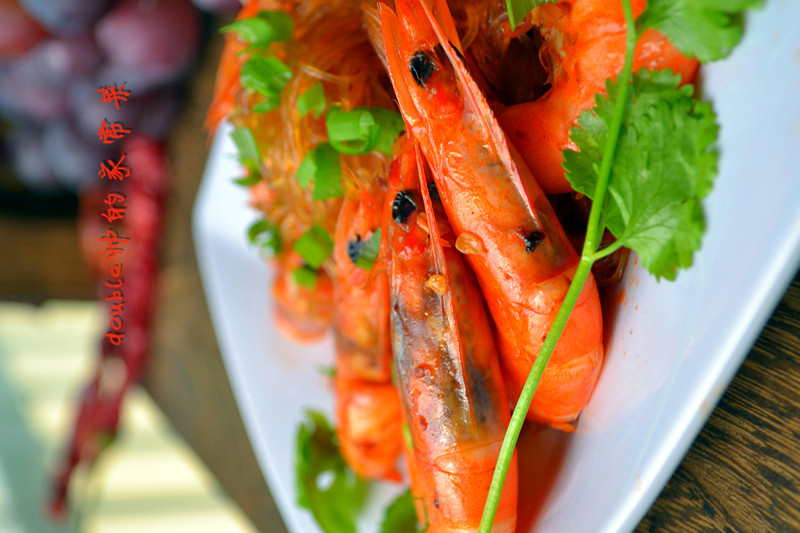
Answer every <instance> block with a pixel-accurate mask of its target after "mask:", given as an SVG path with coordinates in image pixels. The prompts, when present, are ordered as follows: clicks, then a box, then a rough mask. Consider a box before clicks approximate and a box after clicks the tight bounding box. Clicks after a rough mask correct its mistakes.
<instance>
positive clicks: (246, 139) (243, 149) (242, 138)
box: [231, 126, 261, 179]
mask: <svg viewBox="0 0 800 533" xmlns="http://www.w3.org/2000/svg"><path fill="white" fill-rule="evenodd" d="M231 140H233V144H235V145H236V148H237V149H238V150H239V162H241V163H242V164H243V165H244V166H246V167H247V168H249V169H250V170H251V174H256V175H258V167H259V166H260V165H261V152H260V151H259V150H258V144H256V138H255V136H253V132H252V131H251V130H250V128H248V127H247V126H242V127H241V128H236V129H235V130H233V131H232V132H231ZM258 179H261V177H260V176H258Z"/></svg>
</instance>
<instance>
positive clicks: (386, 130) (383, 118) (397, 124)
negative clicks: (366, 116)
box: [369, 107, 406, 157]
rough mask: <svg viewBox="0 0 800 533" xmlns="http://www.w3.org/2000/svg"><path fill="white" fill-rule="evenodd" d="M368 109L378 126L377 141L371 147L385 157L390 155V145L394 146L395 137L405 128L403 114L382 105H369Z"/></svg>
mask: <svg viewBox="0 0 800 533" xmlns="http://www.w3.org/2000/svg"><path fill="white" fill-rule="evenodd" d="M369 110H370V112H371V113H372V116H373V117H374V118H375V122H376V123H377V124H378V127H379V128H380V130H379V132H378V142H377V143H376V144H375V148H373V149H374V150H377V151H378V152H380V153H382V154H383V155H385V156H386V157H391V156H392V146H394V141H395V139H397V136H398V135H399V134H400V133H401V132H403V131H405V129H406V124H405V122H403V115H401V114H400V113H397V112H395V111H392V110H390V109H384V108H382V107H370V108H369Z"/></svg>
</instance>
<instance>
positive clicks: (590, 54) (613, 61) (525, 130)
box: [479, 0, 698, 194]
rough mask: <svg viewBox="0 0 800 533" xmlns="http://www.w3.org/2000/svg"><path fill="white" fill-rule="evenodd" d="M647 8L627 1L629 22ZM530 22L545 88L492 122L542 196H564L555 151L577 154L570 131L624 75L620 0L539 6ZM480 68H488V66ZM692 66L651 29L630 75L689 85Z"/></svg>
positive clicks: (639, 46) (502, 111) (582, 0)
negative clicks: (663, 74)
mask: <svg viewBox="0 0 800 533" xmlns="http://www.w3.org/2000/svg"><path fill="white" fill-rule="evenodd" d="M645 3H646V2H645V0H633V1H632V7H633V12H634V16H636V15H638V14H639V13H640V12H641V11H642V10H644V7H645ZM532 17H533V19H532V23H533V25H534V26H535V27H537V28H538V30H539V31H540V32H541V34H542V36H543V37H544V45H543V46H542V48H541V50H540V53H539V55H540V58H541V59H542V64H543V65H544V67H545V68H546V69H547V70H548V71H549V83H550V84H551V87H550V89H549V90H548V91H547V92H545V93H544V96H542V97H541V98H539V99H538V100H535V101H533V102H527V103H520V104H517V105H512V106H509V107H507V108H505V109H500V110H499V111H498V115H497V118H498V120H499V121H500V124H501V125H502V126H503V128H504V129H505V131H506V133H507V134H508V136H509V138H510V139H511V142H512V143H513V144H514V146H515V147H516V148H517V149H518V150H519V151H520V153H521V154H522V157H523V158H524V159H525V161H526V162H527V163H528V166H529V167H530V169H531V171H532V172H533V175H534V176H536V179H537V181H538V182H539V185H541V187H542V189H543V190H544V191H545V192H546V193H548V194H553V193H563V192H569V191H571V190H572V188H571V186H570V184H569V182H568V181H567V180H566V178H565V177H564V169H563V167H562V166H561V164H562V162H563V161H564V158H563V157H562V155H561V152H562V151H563V150H564V149H566V148H570V149H573V150H574V149H575V145H574V144H573V143H572V142H570V140H569V130H570V129H571V128H572V127H573V126H574V125H575V124H576V121H577V119H578V117H579V116H580V114H581V112H583V111H584V110H586V109H590V108H591V107H592V106H594V96H595V94H597V93H598V92H604V91H605V82H606V80H607V79H608V78H615V77H616V76H617V74H619V72H620V71H621V70H622V64H623V61H624V58H625V22H624V17H623V14H622V4H621V3H620V2H619V0H566V1H562V2H559V3H554V4H545V5H542V6H539V7H537V8H536V9H534V11H533V13H532ZM505 29H506V31H508V24H507V23H506V24H505ZM479 55H480V56H482V57H487V56H488V54H479ZM486 63H488V64H486ZM483 67H484V68H486V69H491V68H493V67H492V65H491V60H488V61H486V62H485V64H484V65H483ZM697 67H698V62H697V60H695V59H689V58H687V57H685V56H683V55H682V54H681V53H680V52H679V51H678V49H677V48H675V46H673V45H672V43H670V42H669V41H668V40H667V38H666V37H664V35H663V34H661V33H660V32H658V31H656V30H648V31H646V32H645V33H644V35H642V37H641V38H640V39H639V41H638V43H637V45H636V55H635V59H634V63H633V68H634V70H639V69H640V68H645V69H649V70H654V69H671V70H672V71H673V72H675V73H679V74H680V75H681V76H682V78H683V81H684V82H685V83H688V82H691V81H692V79H693V78H694V75H695V72H696V71H697Z"/></svg>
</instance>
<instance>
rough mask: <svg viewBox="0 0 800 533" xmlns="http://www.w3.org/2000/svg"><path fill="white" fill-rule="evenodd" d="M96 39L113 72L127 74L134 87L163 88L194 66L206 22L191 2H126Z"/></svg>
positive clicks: (100, 25)
mask: <svg viewBox="0 0 800 533" xmlns="http://www.w3.org/2000/svg"><path fill="white" fill-rule="evenodd" d="M95 35H96V36H97V43H98V44H99V45H100V49H101V50H102V51H103V52H104V53H105V54H106V57H107V58H108V61H109V66H110V67H111V72H122V73H125V77H126V78H127V79H126V81H128V79H129V80H130V82H131V86H133V85H134V82H137V83H143V82H148V81H149V82H151V83H152V84H158V83H164V82H168V81H171V80H175V79H177V78H179V77H180V76H181V75H182V74H184V73H185V72H186V70H187V69H188V67H189V66H190V64H191V62H192V59H193V57H194V53H195V50H196V48H197V45H198V39H199V36H200V20H199V16H198V13H197V11H196V10H195V8H194V7H193V6H192V4H191V3H189V0H150V1H148V2H137V1H135V0H122V2H120V3H119V4H117V5H116V6H115V7H114V8H113V9H112V10H111V11H110V12H109V13H108V14H106V15H105V16H104V17H103V18H102V19H101V20H100V21H99V22H98V24H97V26H96V28H95ZM115 69H120V70H118V71H117V70H115Z"/></svg>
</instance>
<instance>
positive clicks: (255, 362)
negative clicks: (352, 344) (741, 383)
mask: <svg viewBox="0 0 800 533" xmlns="http://www.w3.org/2000/svg"><path fill="white" fill-rule="evenodd" d="M798 20H800V4H798V3H797V2H792V1H791V0H767V2H766V6H765V8H764V10H763V11H761V12H758V13H754V14H752V16H750V18H749V19H748V27H747V33H746V36H745V39H744V41H743V42H742V43H741V45H740V46H739V48H738V49H737V50H736V52H735V53H734V55H733V56H732V57H731V58H729V59H728V60H726V61H724V62H719V63H716V64H712V65H709V66H707V67H705V69H704V71H703V80H702V86H703V92H704V95H705V98H706V99H708V100H710V101H712V102H713V105H714V108H715V109H716V111H717V113H718V114H719V119H720V122H721V124H722V129H721V137H720V151H721V156H722V157H721V160H720V168H719V170H720V175H719V177H718V179H717V182H716V185H715V188H714V191H713V193H712V194H711V195H710V196H709V198H708V201H707V203H706V210H707V211H706V212H707V216H708V231H707V234H706V236H705V239H704V242H703V249H702V251H701V252H700V253H699V254H697V255H696V257H695V265H694V267H693V268H692V269H691V270H689V271H687V272H683V273H681V274H680V276H679V278H678V280H677V281H676V282H674V283H667V282H662V283H657V282H656V281H655V280H654V279H653V278H652V277H651V276H649V275H648V274H647V273H645V272H643V271H642V270H641V269H640V268H639V267H638V265H636V264H633V265H631V268H629V270H628V273H627V275H626V279H625V280H624V282H623V283H622V284H621V286H620V288H619V289H618V290H620V291H621V290H622V289H624V293H623V294H621V295H620V294H611V295H607V302H606V303H607V304H609V305H608V307H610V308H612V309H613V308H614V307H616V310H615V311H613V312H614V313H615V314H614V315H613V316H614V318H613V319H612V320H610V321H609V322H608V324H607V328H606V335H607V343H608V344H607V359H606V364H605V367H604V369H603V373H602V375H601V376H600V380H599V382H598V384H597V388H596V390H595V392H594V395H593V396H592V399H591V401H590V403H589V406H588V407H587V409H586V411H585V412H584V414H583V415H582V417H581V419H580V423H579V425H578V430H577V431H576V432H575V433H574V434H572V435H569V436H565V435H563V434H560V433H556V432H553V431H550V430H546V431H542V432H539V433H536V434H534V433H529V434H527V435H525V436H524V441H525V443H526V446H528V447H529V448H536V449H537V450H538V452H537V453H538V454H539V455H540V456H543V457H545V458H546V461H541V462H539V463H534V462H533V461H532V459H531V457H530V456H528V457H527V458H525V457H523V462H525V463H526V464H525V465H523V472H525V473H524V475H523V476H522V477H524V478H525V479H527V480H528V482H527V483H525V484H524V487H523V488H522V490H523V491H524V494H525V499H524V501H527V502H529V505H528V506H527V508H526V510H525V511H524V515H523V517H522V521H523V524H527V525H524V527H522V528H520V529H521V530H530V531H533V530H535V531H536V532H537V533H545V532H564V531H570V532H572V533H580V532H598V531H614V532H617V531H630V530H632V529H633V528H634V527H635V526H636V524H637V523H638V522H639V521H640V520H641V518H642V517H643V516H644V514H645V513H646V511H647V509H648V508H649V506H650V505H651V504H652V502H653V501H654V500H655V499H656V497H657V496H658V494H659V492H660V490H661V489H662V487H663V486H664V484H665V483H666V482H667V480H668V479H669V477H670V475H671V474H672V472H673V470H674V469H675V468H676V466H677V465H678V463H679V462H680V460H681V458H682V457H683V455H684V454H685V453H686V451H687V450H688V448H689V446H690V445H691V443H692V441H693V440H694V438H695V436H696V435H697V433H698V432H699V431H700V428H701V427H702V425H703V423H704V422H705V420H706V418H707V417H708V416H709V414H710V413H711V411H712V409H713V407H714V405H715V404H716V402H717V401H718V400H719V398H720V396H721V395H722V393H723V392H724V390H725V388H726V387H727V385H728V383H729V382H730V380H731V379H732V377H733V375H734V374H735V372H736V370H737V369H738V368H739V366H740V364H741V362H742V360H743V358H744V357H745V355H746V354H747V351H748V349H749V348H750V346H751V344H752V343H753V341H754V339H755V338H756V336H757V334H758V333H759V331H760V330H761V328H762V327H763V325H764V322H765V321H766V319H767V318H768V316H769V314H770V313H771V311H772V309H773V307H774V306H775V304H776V303H777V301H778V299H779V297H780V296H781V295H782V294H783V291H784V290H785V288H786V286H787V285H788V284H789V282H790V281H791V277H792V276H793V274H794V273H795V271H796V268H797V265H798V262H799V261H800V164H799V163H798V162H799V161H800V157H798V150H799V149H800V99H799V98H798V96H800V32H798V31H797V28H796V24H797V21H798ZM228 132H229V130H228V128H226V127H223V128H221V130H220V132H219V134H218V135H217V138H216V140H215V143H214V146H213V148H212V151H211V154H210V156H209V160H208V165H207V168H206V173H205V176H204V178H203V184H202V187H201V190H200V193H199V195H198V199H197V203H196V206H195V213H194V237H195V243H196V246H197V253H198V260H199V264H200V269H201V274H202V276H203V283H204V287H205V290H206V296H207V298H208V303H209V308H210V310H211V316H212V319H213V322H214V327H215V329H216V333H217V338H218V339H219V342H220V347H221V350H222V354H223V357H224V359H225V363H226V366H227V369H228V373H229V375H230V379H231V384H232V387H233V391H234V394H235V395H236V399H237V401H238V403H239V407H240V409H241V412H242V416H243V418H244V422H245V426H246V428H247V431H248V433H249V436H250V440H251V442H252V445H253V448H254V450H255V453H256V457H257V458H258V460H259V462H260V464H261V468H262V470H263V472H264V475H265V477H266V478H267V481H268V482H269V485H270V487H271V489H272V492H273V494H274V495H275V498H276V500H277V503H278V506H279V508H280V510H281V512H282V513H283V517H284V519H285V521H286V523H287V526H288V527H289V529H290V530H291V531H292V532H294V533H308V532H313V531H319V529H318V528H317V526H316V524H315V523H314V521H313V519H312V518H311V515H310V514H309V513H307V512H306V511H303V510H302V509H299V508H298V507H297V506H296V505H295V494H294V482H293V469H292V461H293V447H294V437H295V434H296V431H297V427H298V424H299V421H300V419H301V416H302V412H303V410H304V409H305V408H308V407H313V408H317V409H321V410H322V411H324V412H326V413H328V414H329V415H330V414H331V413H332V405H333V403H332V402H333V399H332V395H331V392H330V390H329V388H328V386H327V385H326V381H325V379H324V378H322V377H321V376H320V375H319V373H318V372H317V370H316V368H317V367H318V366H319V365H327V364H330V363H331V362H332V358H333V350H332V343H331V342H330V340H326V341H325V342H322V343H320V344H317V345H310V346H309V345H297V344H293V343H291V342H290V341H287V340H285V339H284V338H283V337H281V336H280V335H279V334H278V333H277V332H276V330H275V328H274V326H273V325H272V321H271V303H270V301H269V298H270V296H269V295H270V290H269V287H270V280H269V279H268V269H267V267H266V265H265V264H264V263H263V261H262V260H261V259H260V258H259V256H258V254H257V253H256V252H255V251H254V250H253V249H250V248H249V247H248V245H247V244H246V238H245V230H246V228H247V227H248V225H249V224H250V222H252V220H253V219H254V218H255V215H254V214H253V213H252V212H251V211H250V210H249V209H247V208H246V207H245V203H246V195H245V192H244V191H243V190H242V189H241V188H239V187H237V186H235V185H233V184H232V183H231V180H232V178H234V177H236V176H237V174H238V165H237V164H236V163H235V161H234V159H233V157H232V154H233V153H234V148H233V145H232V143H231V142H230V140H229V138H228ZM617 302H620V303H619V305H615V304H616V303H617ZM542 464H547V465H549V466H548V467H543V466H541V465H542ZM533 480H536V481H533ZM397 491H398V489H397V488H396V487H394V488H393V487H388V486H381V487H379V489H378V490H377V491H376V494H375V500H374V501H372V502H371V504H370V507H369V512H368V513H367V514H366V515H365V517H364V518H363V520H362V524H361V527H360V529H359V531H363V532H367V533H372V532H376V531H377V524H378V523H379V519H380V517H379V513H380V512H381V509H383V508H384V507H385V504H386V502H388V501H389V500H390V499H391V497H392V496H393V494H392V493H393V492H394V493H396V492H397ZM526 515H528V516H526Z"/></svg>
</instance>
